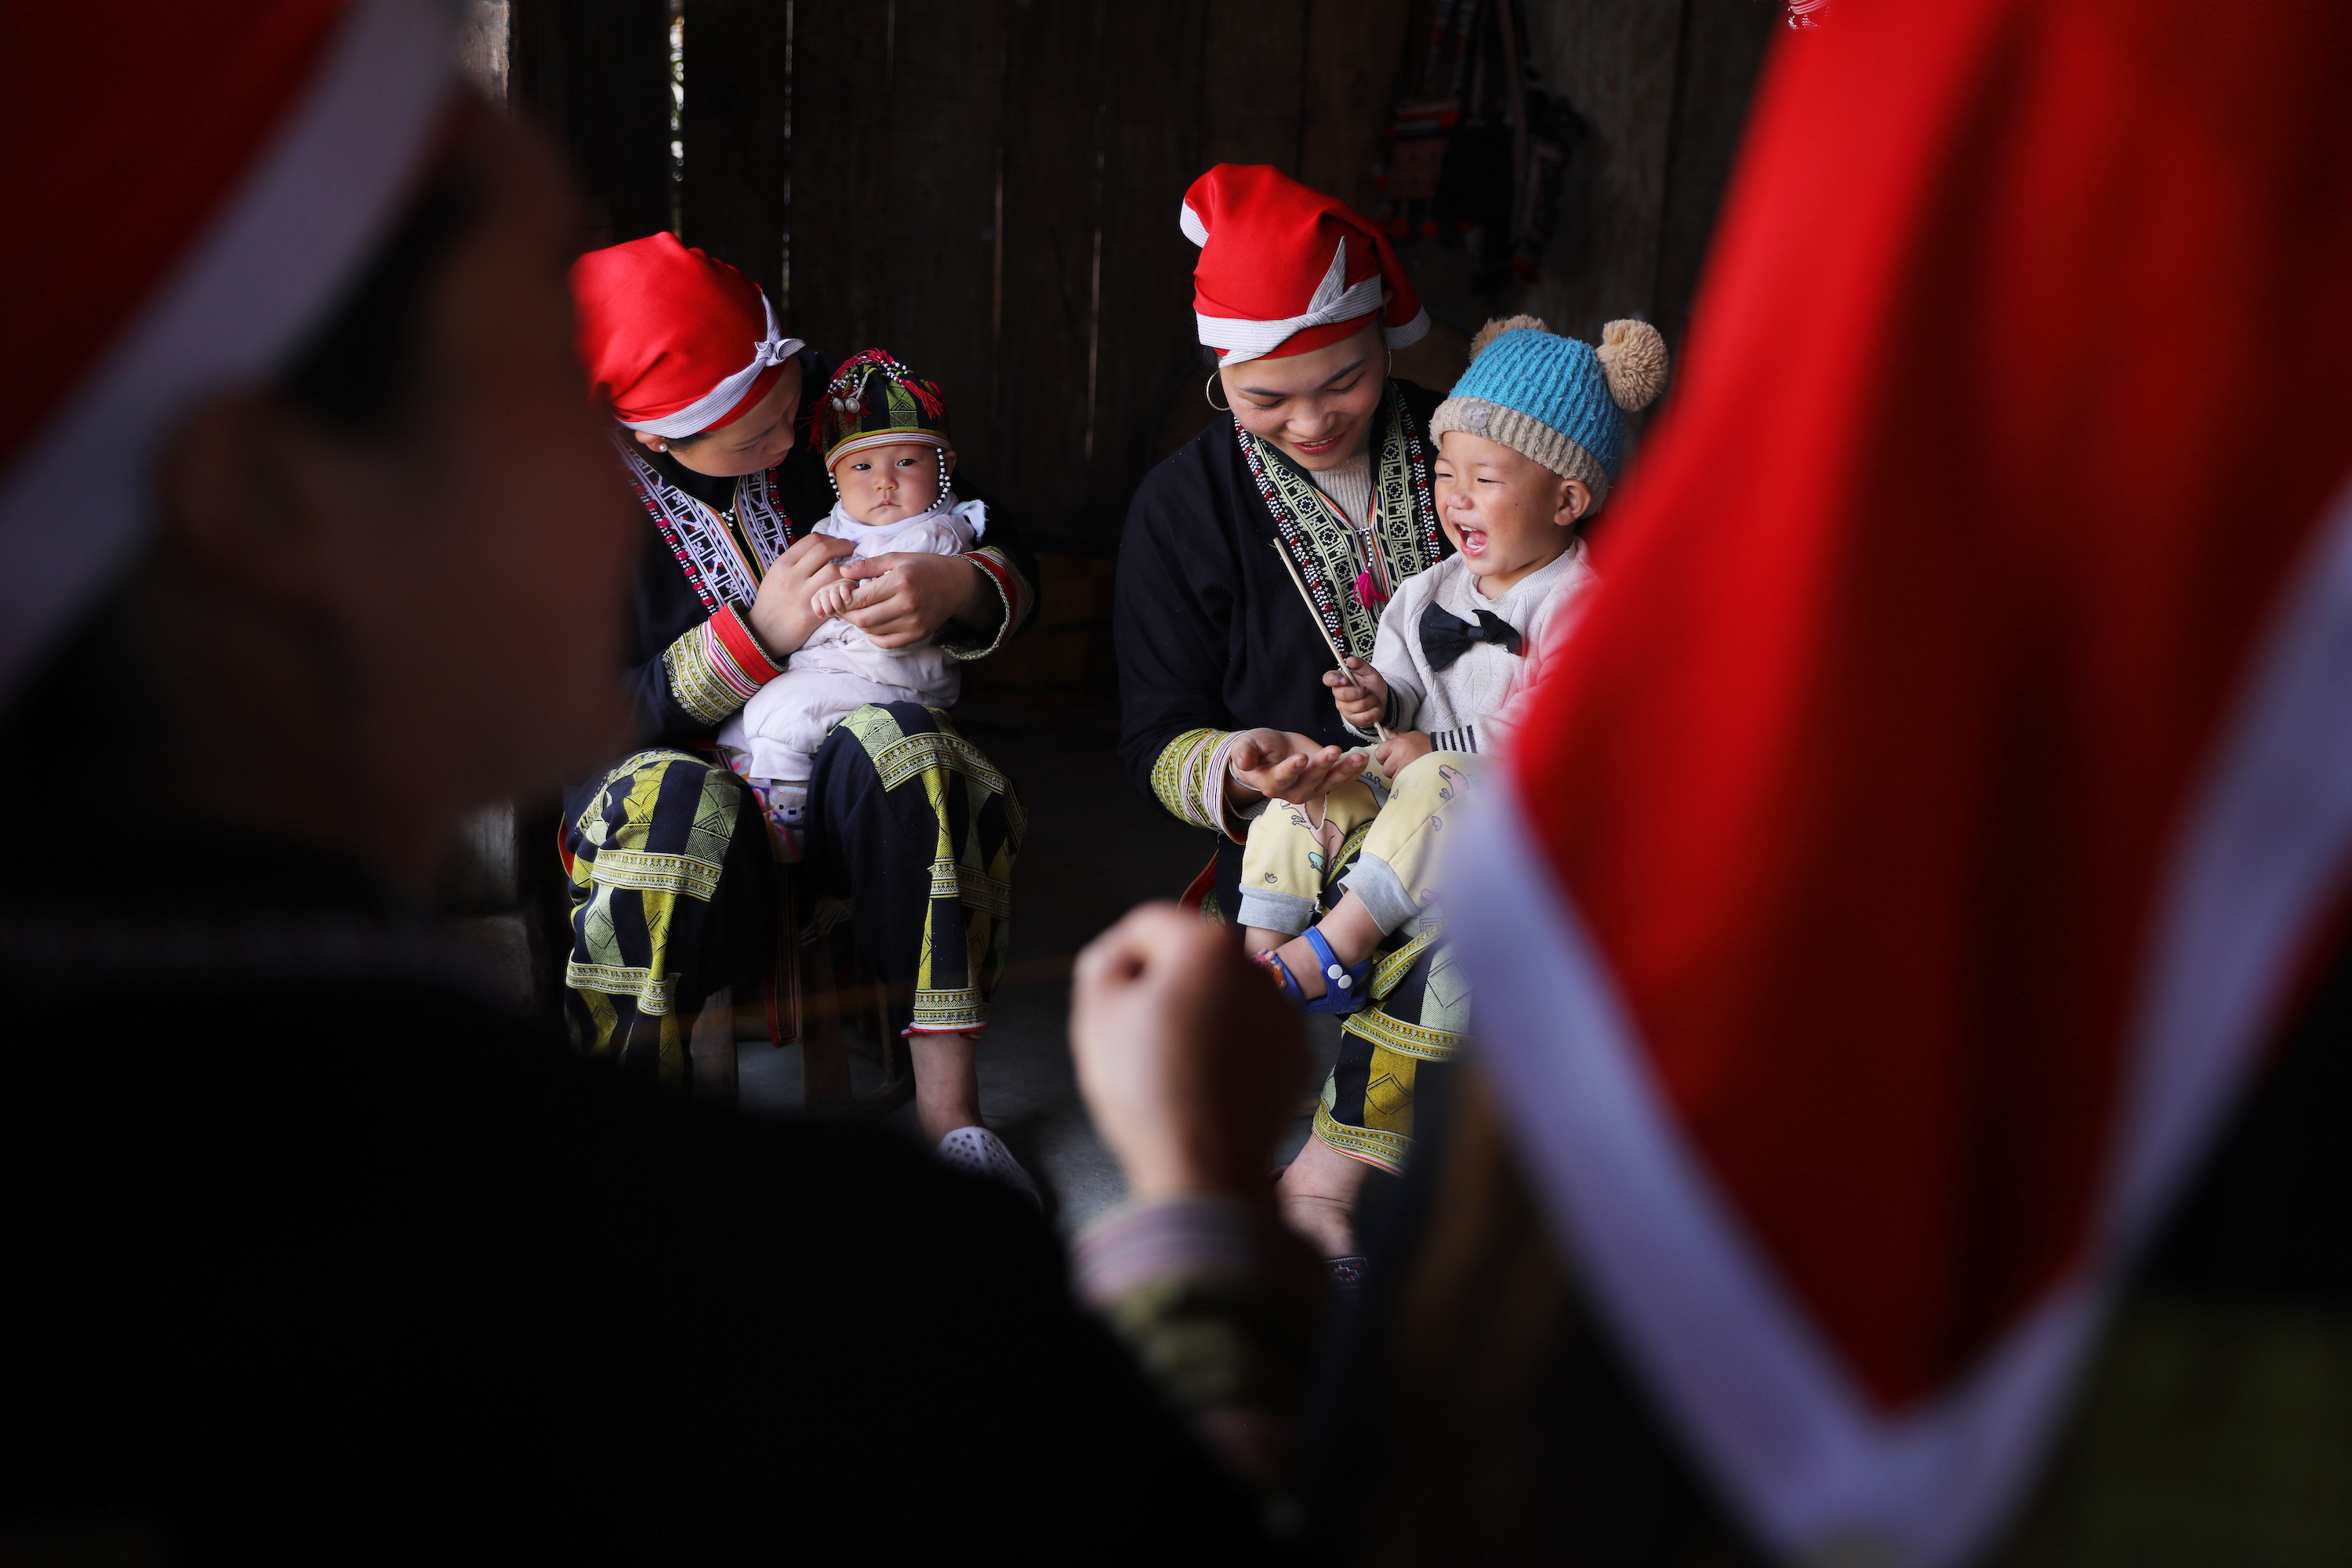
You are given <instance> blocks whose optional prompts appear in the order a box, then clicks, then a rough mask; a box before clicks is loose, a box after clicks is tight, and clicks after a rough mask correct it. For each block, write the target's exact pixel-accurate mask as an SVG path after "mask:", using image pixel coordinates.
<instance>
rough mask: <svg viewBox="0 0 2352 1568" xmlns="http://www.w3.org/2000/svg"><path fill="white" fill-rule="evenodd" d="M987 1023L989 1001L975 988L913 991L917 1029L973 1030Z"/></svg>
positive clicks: (914, 1025)
mask: <svg viewBox="0 0 2352 1568" xmlns="http://www.w3.org/2000/svg"><path fill="white" fill-rule="evenodd" d="M987 1022H988V1004H987V1003H986V1002H984V1001H982V1000H981V995H980V993H979V992H978V991H977V990H964V991H918V992H916V993H915V1016H914V1020H913V1025H912V1026H913V1027H915V1028H917V1029H940V1030H948V1029H976V1028H979V1027H981V1026H983V1025H985V1024H986V1023H987Z"/></svg>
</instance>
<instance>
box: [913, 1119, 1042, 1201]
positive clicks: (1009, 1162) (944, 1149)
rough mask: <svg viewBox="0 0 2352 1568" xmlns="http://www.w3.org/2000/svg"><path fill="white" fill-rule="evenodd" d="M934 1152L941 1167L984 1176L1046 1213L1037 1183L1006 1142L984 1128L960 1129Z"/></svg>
mask: <svg viewBox="0 0 2352 1568" xmlns="http://www.w3.org/2000/svg"><path fill="white" fill-rule="evenodd" d="M931 1152H932V1153H933V1154H934V1155H935V1156H937V1157H938V1159H939V1161H940V1163H941V1164H944V1165H947V1166H949V1167H950V1168H951V1169H953V1170H958V1171H961V1172H963V1173H965V1174H966V1175H971V1176H980V1177H983V1178H985V1179H986V1180H988V1181H992V1182H996V1183H1000V1184H1003V1185H1004V1186H1008V1187H1011V1188H1012V1189H1013V1191H1014V1192H1016V1193H1019V1194H1021V1195H1022V1196H1023V1197H1024V1198H1027V1199H1028V1200H1029V1201H1030V1202H1031V1203H1032V1204H1034V1205H1036V1207H1037V1209H1038V1211H1039V1212H1040V1213H1043V1212H1044V1210H1045V1200H1044V1199H1043V1198H1040V1197H1039V1196H1038V1195H1037V1184H1036V1183H1034V1182H1033V1181H1031V1180H1030V1179H1029V1173H1028V1172H1026V1171H1024V1170H1023V1169H1022V1168H1021V1162H1020V1161H1018V1160H1016V1159H1014V1158H1013V1151H1012V1150H1010V1149H1008V1148H1006V1147H1005V1146H1004V1140H1003V1139H1002V1138H999V1137H998V1136H997V1135H996V1134H995V1133H993V1132H991V1131H989V1130H988V1129H987V1128H985V1127H959V1128H957V1129H956V1130H955V1131H952V1132H950V1133H949V1134H948V1135H947V1136H946V1137H944V1138H942V1139H940V1144H939V1147H938V1148H936V1149H934V1150H932V1151H931Z"/></svg>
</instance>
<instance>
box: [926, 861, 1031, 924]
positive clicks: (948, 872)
mask: <svg viewBox="0 0 2352 1568" xmlns="http://www.w3.org/2000/svg"><path fill="white" fill-rule="evenodd" d="M931 897H933V898H935V899H958V900H962V901H963V902H964V903H967V904H969V905H971V907H972V908H973V909H976V910H987V911H988V912H989V913H990V914H992V915H994V916H996V917H997V918H998V919H999V920H1011V919H1012V918H1013V887H1012V884H1010V883H1008V882H1003V881H1000V880H999V879H996V878H994V877H992V876H990V875H989V874H988V873H987V872H985V871H976V870H974V869H973V868H971V867H969V866H966V865H963V864H962V863H961V862H960V861H956V860H950V859H946V858H940V859H938V860H934V861H932V862H931Z"/></svg>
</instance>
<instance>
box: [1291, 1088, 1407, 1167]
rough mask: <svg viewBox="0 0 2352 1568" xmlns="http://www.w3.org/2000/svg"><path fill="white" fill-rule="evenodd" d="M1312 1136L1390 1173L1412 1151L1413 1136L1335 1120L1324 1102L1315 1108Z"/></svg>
mask: <svg viewBox="0 0 2352 1568" xmlns="http://www.w3.org/2000/svg"><path fill="white" fill-rule="evenodd" d="M1327 1092H1328V1091H1327ZM1315 1136H1317V1137H1318V1138H1320V1139H1321V1140H1323V1142H1326V1143H1328V1144H1329V1145H1330V1146H1331V1147H1332V1148H1334V1149H1337V1150H1338V1151H1339V1152H1340V1153H1342V1154H1345V1155H1347V1156H1348V1157H1349V1158H1350V1159H1354V1160H1361V1161H1362V1162H1363V1163H1365V1164H1367V1165H1377V1166H1379V1167H1380V1168H1381V1170H1383V1171H1386V1172H1388V1173H1390V1174H1391V1175H1394V1174H1396V1173H1398V1172H1400V1171H1402V1169H1403V1168H1404V1157H1405V1155H1407V1154H1408V1153H1410V1152H1412V1139H1410V1138H1401V1137H1399V1136H1397V1134H1395V1133H1393V1132H1382V1131H1380V1130H1379V1129H1377V1128H1372V1127H1350V1126H1349V1125H1348V1124H1347V1123H1346V1122H1344V1121H1335V1120H1334V1119H1333V1118H1332V1115H1331V1110H1330V1108H1329V1107H1328V1106H1323V1105H1318V1106H1317V1107H1316V1108H1315Z"/></svg>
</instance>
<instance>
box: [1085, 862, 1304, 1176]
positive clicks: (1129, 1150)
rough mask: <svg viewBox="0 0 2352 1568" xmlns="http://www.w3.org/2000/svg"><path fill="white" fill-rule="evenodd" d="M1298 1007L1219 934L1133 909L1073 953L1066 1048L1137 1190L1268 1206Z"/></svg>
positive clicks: (1298, 1061)
mask: <svg viewBox="0 0 2352 1568" xmlns="http://www.w3.org/2000/svg"><path fill="white" fill-rule="evenodd" d="M1303 1034H1304V1031H1303V1029H1302V1027H1301V1026H1300V1023H1299V1018H1298V1015H1297V1011H1296V1010H1294V1009H1293V1008H1291V1007H1290V1006H1289V1005H1286V1003H1284V1001H1283V1000H1282V997H1281V994H1280V993H1278V992H1276V990H1275V988H1274V986H1273V984H1271V983H1269V982H1268V980H1267V979H1266V977H1265V973H1263V972H1262V971H1260V970H1259V969H1258V968H1257V966H1256V965H1255V964H1253V963H1250V961H1249V960H1248V959H1246V958H1244V957H1243V956H1242V952H1241V949H1240V948H1239V947H1237V946H1235V945H1234V942H1233V940H1232V939H1231V938H1230V937H1229V936H1227V935H1226V934H1225V933H1224V932H1223V931H1219V930H1218V929H1217V928H1215V927H1213V926H1206V925H1202V923H1201V922H1200V921H1199V920H1197V919H1195V918H1194V917H1193V916H1192V915H1189V914H1186V913H1185V912H1184V911H1183V910H1180V909H1178V908H1177V907H1176V906H1175V905H1174V904H1165V903H1161V904H1145V905H1143V906H1141V907H1140V908H1139V909H1137V910H1134V911H1133V912H1131V913H1130V914H1129V915H1128V917H1127V918H1126V919H1125V920H1123V921H1119V922H1118V924H1117V925H1115V926H1113V927H1111V928H1110V930H1108V931H1105V932H1104V933H1103V934H1102V935H1101V936H1098V937H1097V938H1096V939H1095V940H1094V941H1093V942H1090V943H1089V944H1087V948H1086V950H1085V951H1084V952H1080V953H1079V954H1078V962H1077V968H1076V973H1075V975H1074V977H1073V984H1072V988H1071V994H1070V1054H1071V1056H1072V1057H1073V1058H1075V1059H1076V1063H1077V1068H1078V1088H1079V1089H1081V1090H1082V1091H1083V1092H1084V1093H1085V1095H1086V1100H1087V1110H1089V1111H1090V1112H1092V1113H1093V1116H1094V1119H1095V1125H1096V1127H1097V1128H1098V1129H1100V1130H1101V1132H1102V1135H1103V1142H1106V1143H1108V1144H1109V1145H1110V1150H1111V1152H1112V1153H1113V1154H1116V1155H1117V1156H1118V1162H1119V1163H1120V1164H1121V1165H1122V1166H1124V1167H1126V1170H1127V1181H1128V1190H1129V1192H1130V1193H1131V1194H1134V1195H1135V1196H1137V1197H1139V1198H1154V1197H1165V1196H1168V1195H1170V1194H1176V1193H1202V1192H1208V1193H1224V1194H1231V1195H1233V1196H1236V1197H1244V1198H1249V1199H1252V1200H1254V1201H1256V1202H1260V1203H1265V1202H1270V1201H1272V1198H1273V1189H1272V1187H1271V1185H1270V1184H1269V1183H1268V1182H1267V1180H1266V1165H1267V1162H1268V1160H1269V1159H1270V1158H1271V1157H1272V1155H1273V1152H1274V1144H1275V1140H1276V1139H1277V1138H1279V1137H1280V1136H1281V1135H1282V1129H1283V1125H1284V1123H1285V1122H1286V1121H1287V1120H1288V1118H1289V1116H1290V1114H1291V1111H1292V1110H1293V1109H1294V1108H1295V1107H1296V1106H1297V1100H1298V1093H1299V1090H1300V1089H1301V1088H1302V1087H1303V1086H1304V1084H1305V1083H1306V1080H1307V1049H1306V1045H1305V1042H1304V1038H1303Z"/></svg>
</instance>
